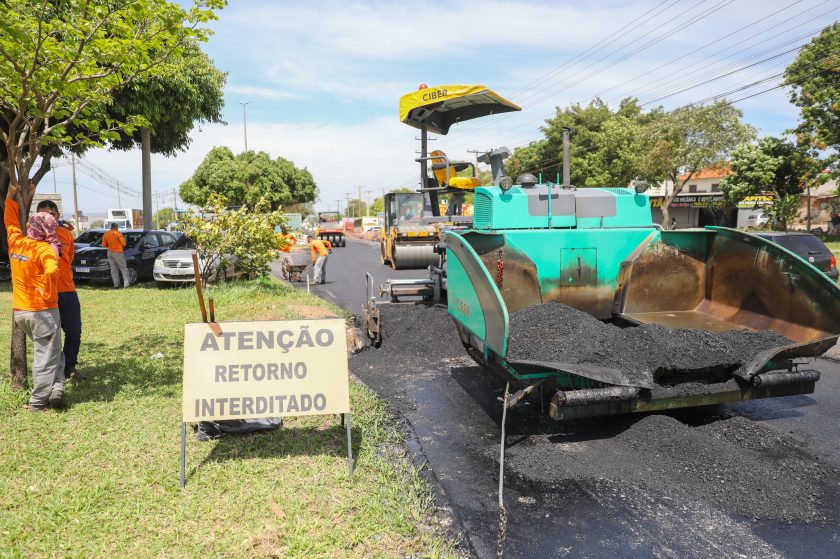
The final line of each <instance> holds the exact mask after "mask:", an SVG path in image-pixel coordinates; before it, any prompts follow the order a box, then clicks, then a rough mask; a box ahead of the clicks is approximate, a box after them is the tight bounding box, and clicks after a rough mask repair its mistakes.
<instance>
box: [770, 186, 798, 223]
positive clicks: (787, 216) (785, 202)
mask: <svg viewBox="0 0 840 559" xmlns="http://www.w3.org/2000/svg"><path fill="white" fill-rule="evenodd" d="M799 199H800V197H799V196H798V195H795V194H789V195H787V196H784V197H782V198H779V199H778V200H776V201H775V202H774V203H773V204H771V205H770V206H767V207H766V208H764V212H765V213H766V214H767V217H769V218H770V224H771V225H772V226H773V227H774V228H776V229H782V230H783V231H787V229H788V223H790V222H791V221H793V220H795V219H796V218H797V216H798V215H799Z"/></svg>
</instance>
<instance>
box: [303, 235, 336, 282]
mask: <svg viewBox="0 0 840 559" xmlns="http://www.w3.org/2000/svg"><path fill="white" fill-rule="evenodd" d="M306 240H307V241H308V242H309V250H310V251H311V252H312V262H313V263H314V264H315V278H314V281H313V283H327V258H328V257H329V255H330V252H332V244H331V243H330V242H329V241H322V240H321V239H313V238H312V237H311V236H309V237H306Z"/></svg>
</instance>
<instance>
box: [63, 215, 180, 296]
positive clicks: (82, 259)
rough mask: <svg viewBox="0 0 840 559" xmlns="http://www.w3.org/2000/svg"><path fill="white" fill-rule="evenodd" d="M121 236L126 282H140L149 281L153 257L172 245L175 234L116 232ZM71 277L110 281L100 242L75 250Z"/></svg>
mask: <svg viewBox="0 0 840 559" xmlns="http://www.w3.org/2000/svg"><path fill="white" fill-rule="evenodd" d="M120 233H122V234H123V237H125V248H124V249H123V254H124V255H125V263H126V265H127V266H128V275H129V283H131V284H132V285H133V284H135V283H137V282H138V281H139V280H140V279H151V277H152V267H153V266H154V264H155V258H157V256H158V255H159V254H161V253H163V252H166V251H167V250H169V248H170V247H171V246H172V245H174V244H175V241H176V240H178V237H180V234H179V233H171V232H169V231H141V230H137V229H128V230H124V231H120ZM73 278H74V279H75V280H76V281H80V280H81V281H85V280H89V281H102V282H110V281H111V268H110V266H108V250H107V249H104V248H102V239H101V238H100V239H97V240H96V241H94V242H93V243H91V245H90V246H88V247H85V248H81V249H79V250H77V251H76V255H75V256H74V258H73Z"/></svg>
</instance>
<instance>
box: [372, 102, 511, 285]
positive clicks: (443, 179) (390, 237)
mask: <svg viewBox="0 0 840 559" xmlns="http://www.w3.org/2000/svg"><path fill="white" fill-rule="evenodd" d="M518 110H520V108H519V107H518V106H517V105H515V104H514V103H511V102H510V101H508V100H507V99H505V98H504V97H502V96H501V95H499V94H498V93H496V92H494V91H492V90H491V89H489V88H487V87H486V86H484V85H442V86H437V87H426V86H421V87H420V89H418V90H417V91H413V92H411V93H408V94H406V95H403V96H402V97H401V98H400V120H401V121H402V122H404V123H405V124H407V125H409V126H411V127H414V128H417V129H419V130H420V156H419V157H418V158H417V159H416V161H417V162H418V163H419V164H420V188H419V189H418V191H417V192H416V193H389V194H386V195H385V204H384V214H385V220H384V224H383V227H382V229H381V230H380V231H381V232H380V253H381V258H382V263H383V264H390V265H391V266H392V267H393V268H394V269H395V270H396V269H405V268H426V267H428V266H432V265H436V264H439V263H440V252H441V250H440V248H439V244H440V242H441V240H442V238H443V233H444V232H445V231H446V230H447V229H449V228H452V227H459V226H465V225H469V223H470V222H471V221H472V220H471V218H470V217H468V216H464V215H460V214H461V211H460V209H461V206H462V203H463V200H464V196H465V194H466V193H469V192H473V191H474V190H475V188H476V187H477V186H478V185H479V180H478V178H477V170H476V168H475V165H474V164H473V163H469V162H459V161H451V160H450V159H449V157H448V156H447V155H446V153H444V152H443V151H441V150H435V151H432V152H431V153H429V151H428V143H429V132H432V133H436V134H442V135H445V134H448V133H449V130H450V128H451V127H452V125H453V124H456V123H458V122H464V121H467V120H472V119H475V118H480V117H484V116H489V115H493V114H500V113H506V112H511V111H518ZM492 153H493V155H492V156H489V157H492V158H493V161H494V165H496V167H495V168H496V169H501V168H502V167H501V165H500V163H499V164H496V163H495V161H496V160H498V161H499V162H501V161H502V160H503V159H504V157H505V156H506V155H510V151H508V150H507V149H506V148H502V149H499V150H493V151H492ZM483 157H485V158H487V157H488V156H487V155H486V154H485V156H483ZM487 161H488V162H489V161H490V159H487ZM467 169H471V170H472V172H471V173H470V174H469V176H462V174H459V173H461V172H462V171H464V170H467ZM430 171H431V172H430ZM500 172H501V171H498V170H497V174H498V173H500ZM494 178H495V175H494ZM443 196H446V197H448V198H449V200H448V202H449V203H448V204H447V205H446V210H445V211H444V212H442V211H441V205H442V204H441V201H442V197H443ZM441 214H443V215H441Z"/></svg>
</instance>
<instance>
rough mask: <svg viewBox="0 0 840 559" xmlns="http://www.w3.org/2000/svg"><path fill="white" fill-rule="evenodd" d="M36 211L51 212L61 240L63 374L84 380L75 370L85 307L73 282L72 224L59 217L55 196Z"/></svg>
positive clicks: (59, 305)
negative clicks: (80, 303) (82, 306)
mask: <svg viewBox="0 0 840 559" xmlns="http://www.w3.org/2000/svg"><path fill="white" fill-rule="evenodd" d="M37 211H38V212H39V213H41V212H44V213H48V214H50V215H51V216H53V218H54V219H55V220H56V222H57V227H56V229H55V236H56V237H57V238H58V240H59V241H60V242H61V255H60V256H59V258H58V312H59V314H61V329H62V330H63V331H64V350H63V353H64V376H65V380H82V379H83V378H85V377H84V375H82V374H81V373H80V372H79V371H77V370H76V363H77V362H78V358H79V346H80V345H81V343H82V309H81V306H80V305H79V295H78V294H77V293H76V285H75V283H74V282H73V254H74V252H75V246H74V245H73V241H74V239H73V225H71V224H70V223H67V222H65V221H61V220H60V219H59V215H58V206H57V205H56V203H55V202H53V201H52V200H42V201H41V202H39V203H38V208H37Z"/></svg>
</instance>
